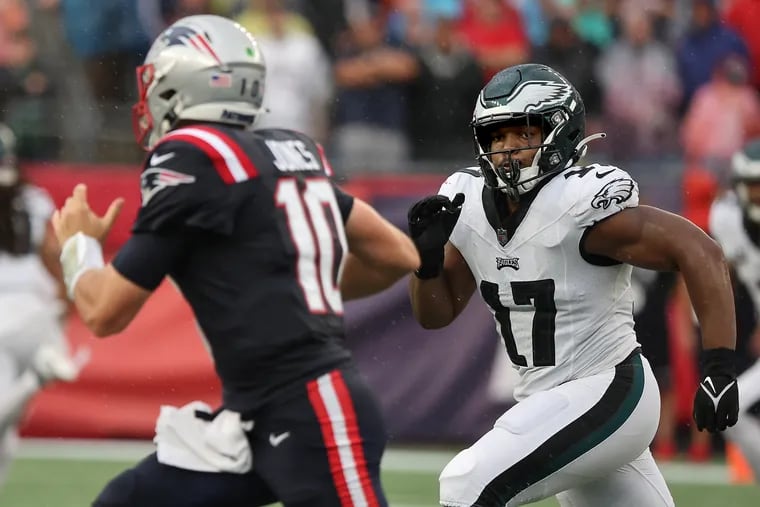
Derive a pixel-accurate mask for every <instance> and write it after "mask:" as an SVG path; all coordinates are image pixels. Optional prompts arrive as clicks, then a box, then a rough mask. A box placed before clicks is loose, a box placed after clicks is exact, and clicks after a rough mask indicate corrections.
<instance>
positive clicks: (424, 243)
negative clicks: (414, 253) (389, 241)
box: [407, 193, 464, 279]
mask: <svg viewBox="0 0 760 507" xmlns="http://www.w3.org/2000/svg"><path fill="white" fill-rule="evenodd" d="M463 203H464V194H462V193H459V194H457V195H455V196H454V199H453V200H451V199H449V198H448V197H447V196H445V195H431V196H429V197H425V198H424V199H422V200H420V201H418V202H416V203H415V204H414V205H412V207H411V208H410V209H409V214H408V216H407V218H408V220H409V234H410V236H411V237H412V241H414V245H415V246H416V247H417V250H418V251H419V253H420V259H421V261H422V262H421V264H420V268H419V269H418V270H417V271H416V272H415V274H416V275H417V277H418V278H422V279H428V278H435V277H436V276H438V275H439V274H440V272H441V269H442V268H443V247H444V245H446V242H447V241H448V240H449V236H450V235H451V231H452V230H454V226H455V225H456V223H457V220H458V219H459V215H460V214H461V213H462V204H463Z"/></svg>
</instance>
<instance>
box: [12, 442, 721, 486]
mask: <svg viewBox="0 0 760 507" xmlns="http://www.w3.org/2000/svg"><path fill="white" fill-rule="evenodd" d="M153 450H154V445H153V443H152V442H150V441H147V440H146V441H140V440H82V439H61V438H24V439H21V442H20V446H19V452H18V457H19V458H26V459H62V460H85V461H118V462H131V461H137V460H139V459H140V458H142V457H143V456H145V455H147V454H149V453H151V452H153ZM455 454H456V451H455V450H438V449H436V450H431V449H423V448H411V447H403V448H402V447H390V448H389V449H388V450H387V451H386V452H385V456H384V457H383V469H384V470H387V471H391V472H417V473H427V474H437V473H438V472H440V471H441V470H442V469H443V467H444V466H445V465H446V463H447V462H448V461H449V460H450V459H451V458H452V457H453V456H454V455H455ZM659 466H660V469H661V470H662V473H663V475H664V476H665V480H666V481H668V482H669V483H674V484H704V485H707V484H730V475H729V471H728V468H727V467H726V466H725V464H723V463H722V462H721V463H716V462H710V463H700V464H694V463H689V462H683V461H674V462H666V463H659Z"/></svg>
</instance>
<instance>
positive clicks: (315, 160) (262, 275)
mask: <svg viewBox="0 0 760 507" xmlns="http://www.w3.org/2000/svg"><path fill="white" fill-rule="evenodd" d="M137 74H138V88H139V93H140V102H138V104H137V105H136V106H135V109H134V115H135V131H136V135H137V138H138V141H139V142H140V143H142V144H143V145H144V146H145V147H146V148H148V149H149V153H148V156H147V158H146V160H145V163H144V167H143V171H142V174H141V190H142V207H141V208H140V211H139V213H138V216H137V218H136V221H135V223H134V226H133V229H132V232H133V234H132V237H131V238H130V239H129V241H128V242H127V243H126V244H125V245H124V246H123V247H122V249H121V250H120V251H119V252H118V254H117V255H116V257H115V258H114V260H113V261H112V263H111V264H109V265H105V266H104V262H103V259H102V254H101V252H100V241H102V239H103V238H104V236H105V235H106V234H107V233H108V231H109V229H110V227H111V224H112V223H113V221H114V220H115V218H116V216H117V214H118V211H119V208H120V206H121V202H120V201H116V202H114V203H113V205H112V206H111V208H110V209H109V210H108V211H107V212H106V214H105V215H104V216H103V217H99V216H97V215H96V214H94V213H93V212H92V211H91V210H90V209H89V206H88V204H87V196H86V188H85V187H84V186H81V185H80V186H77V187H76V188H75V189H74V192H73V195H72V196H71V197H70V198H69V199H68V200H67V202H66V204H65V206H64V207H63V208H62V209H61V210H60V211H59V212H57V213H56V216H55V217H54V224H55V226H56V232H57V235H58V238H59V240H60V241H61V244H62V245H64V246H63V253H62V255H61V261H62V264H63V268H64V273H65V277H66V283H67V287H68V290H69V295H70V297H71V298H72V299H73V300H74V302H75V303H76V305H77V308H78V310H79V312H80V315H81V316H82V318H83V320H84V321H85V323H86V324H87V326H88V327H89V328H90V330H92V331H93V332H94V333H95V334H96V335H98V336H108V335H111V334H114V333H118V332H119V331H121V330H122V329H124V327H125V326H127V324H128V323H129V322H130V321H131V320H132V318H133V317H134V316H135V314H136V313H137V312H138V311H139V309H140V307H141V306H142V305H143V303H144V302H145V301H146V299H147V298H148V296H149V295H150V293H151V292H152V291H153V290H154V289H156V287H158V285H159V284H160V283H161V282H162V280H163V279H164V278H165V277H167V276H168V277H170V278H171V279H172V281H173V282H174V283H175V284H176V286H177V287H178V288H179V290H180V291H181V292H182V294H183V296H184V297H185V299H186V300H187V301H188V302H189V304H190V306H191V307H192V309H193V312H194V314H195V317H196V318H197V320H198V323H199V326H200V329H201V330H202V332H203V335H204V338H205V339H206V341H207V342H208V345H209V348H210V350H211V353H212V355H213V360H214V365H215V368H216V371H217V374H218V375H219V377H220V379H221V382H222V387H223V405H222V407H220V408H219V409H218V410H216V411H213V412H211V413H209V412H208V411H204V410H201V409H199V408H198V405H189V406H186V407H182V408H175V409H172V410H166V411H163V410H162V413H161V416H160V417H159V420H158V423H157V435H156V442H157V445H158V449H157V453H154V454H152V455H151V456H148V457H147V458H146V459H144V460H143V461H142V462H140V463H139V464H138V465H137V466H136V467H134V468H132V469H130V470H127V471H125V472H124V473H122V474H121V475H119V476H118V477H116V478H115V479H114V480H112V481H111V482H110V483H109V484H108V485H107V486H106V488H105V489H104V490H103V492H102V493H101V494H100V495H99V497H98V498H97V499H96V501H95V503H94V505H95V506H99V507H100V506H102V507H105V506H109V507H110V506H140V507H148V506H156V507H159V506H161V507H163V506H174V505H177V506H179V505H182V506H185V505H194V506H196V505H197V506H244V505H245V506H255V505H266V504H269V503H273V502H277V501H279V502H281V503H283V504H284V505H286V506H307V505H308V506H325V507H327V506H341V507H347V506H354V505H356V506H360V505H361V506H365V505H366V506H384V505H386V504H387V502H386V500H385V497H384V494H383V491H382V488H381V485H380V460H381V457H382V453H383V450H384V446H385V441H386V434H385V429H384V426H383V422H382V418H381V415H380V411H379V408H378V406H377V404H376V402H375V400H374V398H373V396H372V394H371V393H370V392H369V390H368V388H367V386H366V385H365V384H364V382H363V380H362V379H361V378H360V377H359V375H358V374H357V372H356V370H355V366H354V364H353V361H352V359H351V354H350V352H349V351H348V349H347V348H346V346H345V343H344V325H343V301H344V300H345V299H350V298H356V297H362V296H366V295H369V294H372V293H375V292H377V291H380V290H382V289H384V288H386V287H388V286H390V285H391V284H392V283H394V282H395V281H397V280H398V279H399V278H401V277H402V276H404V275H405V274H407V273H409V272H411V271H412V270H413V269H415V268H416V267H417V266H418V265H419V256H418V254H417V252H416V249H415V248H414V245H413V244H412V242H411V240H410V239H409V238H408V237H407V236H406V235H405V234H403V233H402V232H401V231H400V230H398V229H397V228H395V227H393V226H392V225H391V224H390V223H388V222H387V221H385V220H384V219H383V218H381V217H380V216H379V215H378V214H377V213H376V212H375V211H374V210H373V209H372V208H371V207H370V206H368V205H367V204H365V203H363V202H362V201H360V200H358V199H355V198H353V197H351V196H349V195H347V194H345V193H344V192H342V191H341V190H340V189H339V188H338V187H336V186H335V185H334V184H333V183H332V182H331V179H330V176H331V168H330V165H329V162H328V161H327V159H326V158H325V156H324V153H323V151H322V149H321V147H320V146H319V145H318V144H317V143H315V142H314V141H313V140H311V139H310V138H308V137H307V136H305V135H303V134H300V133H298V132H294V131H290V130H279V129H261V130H253V129H252V126H253V123H254V121H255V118H256V116H257V115H259V114H263V112H262V110H261V106H262V98H263V97H262V94H263V90H264V77H265V65H264V60H263V57H262V55H261V52H260V50H259V48H258V46H257V44H256V42H255V40H254V39H253V37H252V36H251V35H250V34H248V33H247V32H246V31H245V30H243V29H242V28H241V27H240V26H239V25H237V24H235V23H233V22H231V21H229V20H227V19H225V18H221V17H216V16H192V17H188V18H184V19H181V20H179V21H178V22H176V23H175V24H174V25H172V26H171V27H169V28H168V29H167V30H166V31H165V32H164V33H163V34H161V35H160V36H159V37H158V38H157V40H156V41H155V42H154V44H153V46H152V48H151V50H150V52H149V53H148V55H147V57H146V61H145V64H144V65H143V66H141V67H139V68H138V72H137ZM198 428H202V429H200V430H199V429H198ZM177 437H179V438H177Z"/></svg>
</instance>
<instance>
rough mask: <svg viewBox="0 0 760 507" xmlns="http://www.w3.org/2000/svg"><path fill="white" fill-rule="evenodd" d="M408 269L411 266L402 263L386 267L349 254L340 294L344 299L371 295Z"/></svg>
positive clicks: (388, 284)
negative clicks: (374, 264)
mask: <svg viewBox="0 0 760 507" xmlns="http://www.w3.org/2000/svg"><path fill="white" fill-rule="evenodd" d="M410 271H411V268H410V267H408V266H406V265H403V264H402V265H401V266H390V267H388V268H383V267H377V266H372V265H369V264H367V263H365V262H363V261H362V260H361V259H359V258H358V257H357V256H355V255H352V254H349V256H348V258H347V259H346V264H345V265H344V266H343V277H342V278H341V281H340V291H341V295H342V296H343V300H344V301H349V300H352V299H359V298H363V297H367V296H371V295H373V294H376V293H378V292H381V291H383V290H385V289H387V288H388V287H390V286H391V285H393V284H394V283H396V282H397V281H398V280H399V279H401V278H402V277H403V276H404V275H406V274H408V273H409V272H410Z"/></svg>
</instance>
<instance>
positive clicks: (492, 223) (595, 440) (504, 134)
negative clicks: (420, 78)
mask: <svg viewBox="0 0 760 507" xmlns="http://www.w3.org/2000/svg"><path fill="white" fill-rule="evenodd" d="M472 126H473V133H474V137H475V142H476V143H475V144H476V146H477V148H478V160H479V162H480V167H473V168H466V169H463V170H461V171H458V172H456V173H454V174H453V175H451V176H449V178H448V179H447V180H446V181H445V182H444V183H443V185H442V186H441V189H440V195H434V196H430V197H427V198H425V199H422V200H421V201H419V202H417V203H415V204H414V205H413V206H412V208H411V209H410V211H409V227H410V231H411V235H412V238H413V240H414V242H415V245H416V246H417V248H418V250H419V251H420V257H421V258H422V264H421V266H420V267H419V269H418V270H417V271H415V276H413V277H412V279H411V283H410V287H409V290H410V296H411V300H412V307H413V310H414V315H415V318H416V319H417V320H418V321H419V322H420V323H421V324H422V326H423V327H425V328H430V329H433V328H440V327H444V326H446V325H448V324H449V323H451V322H452V321H453V320H454V319H455V318H456V317H457V316H458V315H459V313H461V312H462V310H463V309H464V308H465V307H466V305H467V302H468V301H469V299H470V298H471V297H472V295H473V294H474V293H475V292H476V291H477V292H478V293H479V294H480V296H481V297H482V299H483V300H484V302H485V303H486V304H487V305H488V307H489V308H490V310H491V312H492V314H493V317H494V321H495V323H496V326H497V330H498V331H499V333H500V335H501V337H502V339H503V340H504V344H505V348H506V352H507V354H508V355H509V357H510V360H511V362H512V363H513V366H514V367H515V369H516V370H517V372H518V374H519V377H520V380H519V381H518V384H517V386H516V388H515V399H516V400H518V402H517V404H516V405H514V406H513V407H511V408H510V409H509V410H508V411H507V412H505V413H504V414H503V415H502V416H501V417H500V418H499V419H498V420H497V421H496V422H495V423H494V427H493V429H491V430H490V431H489V432H488V433H486V434H485V435H483V436H482V437H481V438H480V439H479V440H478V441H477V442H475V443H474V444H473V445H472V446H470V447H469V448H467V449H465V450H463V451H462V452H460V453H459V454H458V455H457V456H455V457H454V459H452V460H451V461H450V462H449V463H448V464H447V465H446V467H445V468H444V469H443V471H442V472H441V476H440V478H439V482H440V504H441V505H443V506H450V507H462V506H478V507H504V506H508V507H512V506H516V505H525V504H527V503H531V502H535V501H537V500H540V499H543V498H547V497H549V496H553V495H556V497H557V500H558V501H559V503H560V505H562V506H563V507H568V506H584V507H597V506H598V507H603V506H604V507H606V506H610V505H614V506H616V507H641V506H643V505H646V506H648V507H655V506H662V507H666V506H672V505H673V499H672V497H671V495H670V492H669V491H668V488H667V485H666V484H665V481H664V479H663V477H662V474H661V473H660V471H659V470H658V468H657V465H656V463H655V461H654V459H653V458H652V455H651V453H650V452H649V445H650V443H651V441H652V438H653V437H654V434H655V430H656V429H657V424H658V419H659V417H658V411H659V392H658V388H657V384H656V381H655V378H654V375H653V373H652V369H651V367H650V365H649V362H648V361H647V359H646V358H645V357H644V356H643V355H642V354H641V347H640V345H639V343H638V342H637V339H636V333H635V331H634V321H633V297H632V291H631V269H632V267H631V266H632V265H636V266H639V267H644V268H648V269H655V270H660V271H675V270H680V272H681V273H682V275H683V277H684V279H685V280H686V284H687V286H688V288H689V292H690V294H691V295H692V301H693V302H694V305H695V308H696V313H697V315H698V316H699V320H700V322H701V324H702V329H703V331H704V334H703V345H704V350H703V352H702V360H703V362H704V365H705V373H704V375H705V376H704V377H703V379H702V381H701V384H700V386H699V389H698V390H697V393H696V395H695V398H694V419H695V421H696V423H697V425H698V426H699V428H700V429H707V430H708V431H710V432H715V431H722V430H724V429H726V427H727V426H731V425H732V424H734V423H735V422H736V417H737V412H738V390H737V385H736V378H735V372H734V368H735V366H734V354H735V352H734V345H735V329H734V326H735V318H734V307H733V298H732V293H731V283H730V279H729V276H728V269H727V266H726V262H725V259H724V258H723V254H722V252H721V250H720V248H719V247H718V245H717V244H715V242H714V241H712V240H711V239H710V238H709V237H708V236H707V235H706V234H704V233H703V232H702V231H701V230H700V229H699V228H697V227H696V226H695V225H694V224H692V223H691V222H689V221H687V220H685V219H683V218H680V217H677V216H675V215H672V214H670V213H667V212H665V211H663V210H660V209H657V208H654V207H650V206H640V205H639V196H638V187H637V185H636V183H635V182H634V181H633V180H632V179H631V177H630V176H629V175H628V174H627V173H626V172H624V171H623V170H621V169H619V168H617V167H613V166H606V165H601V164H588V165H577V163H578V161H579V160H580V159H581V158H582V157H583V155H584V153H585V151H586V148H585V145H586V143H588V142H589V141H590V140H592V139H594V138H595V137H598V136H599V135H596V136H589V137H586V134H585V110H584V105H583V99H582V98H581V96H580V95H579V94H578V92H577V90H576V89H575V88H574V87H573V85H572V84H571V83H569V82H568V81H567V79H565V78H564V77H563V76H562V75H560V74H559V73H558V72H556V71H555V70H554V69H551V68H550V67H547V66H545V65H537V64H525V65H517V66H514V67H509V68H507V69H504V70H502V71H501V72H499V73H498V74H496V75H495V76H494V77H493V78H492V79H491V81H489V83H488V84H486V86H485V87H484V88H483V90H482V91H481V92H480V95H479V96H478V98H477V101H476V104H475V111H474V114H473V121H472ZM662 339H663V340H664V339H665V337H662Z"/></svg>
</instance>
